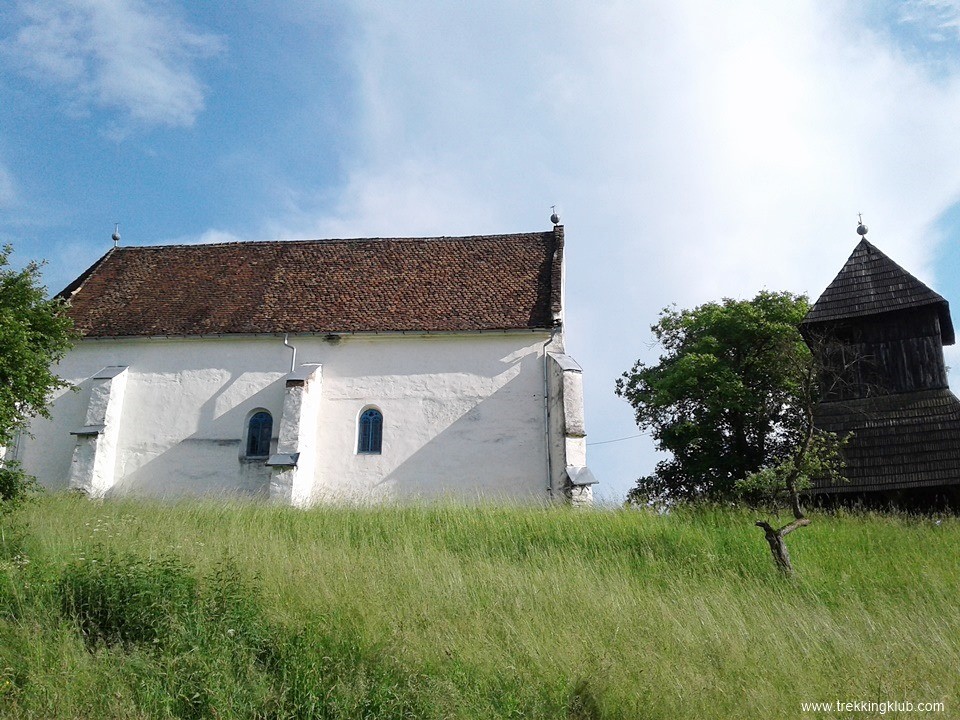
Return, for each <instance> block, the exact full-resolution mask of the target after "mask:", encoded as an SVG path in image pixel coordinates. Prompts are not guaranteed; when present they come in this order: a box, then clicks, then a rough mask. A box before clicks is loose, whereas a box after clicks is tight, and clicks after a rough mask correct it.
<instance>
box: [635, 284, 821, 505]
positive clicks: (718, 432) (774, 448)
mask: <svg viewBox="0 0 960 720" xmlns="http://www.w3.org/2000/svg"><path fill="white" fill-rule="evenodd" d="M808 308H809V303H808V301H807V298H806V296H805V295H794V294H792V293H788V292H768V291H764V292H761V293H759V294H758V295H757V296H756V297H755V298H753V299H752V300H729V299H726V300H723V301H722V302H712V303H707V304H705V305H701V306H699V307H696V308H694V309H692V310H677V309H676V308H675V307H672V308H667V309H665V310H663V311H662V313H661V314H660V318H659V321H658V322H657V323H656V324H655V325H654V326H653V327H652V328H651V329H652V330H653V333H654V335H655V336H656V338H657V340H658V341H659V344H660V346H661V347H662V349H663V354H662V355H661V356H660V361H659V362H658V363H657V364H656V365H645V364H644V363H642V362H639V361H638V362H637V363H636V364H635V365H634V366H633V368H632V369H631V370H630V371H628V372H625V373H624V374H623V376H622V377H621V378H619V379H618V380H617V386H616V392H617V394H618V395H620V396H621V397H623V398H625V399H626V400H627V401H628V402H629V403H630V404H631V405H632V406H633V408H634V410H635V413H636V420H637V424H638V425H639V427H640V428H641V429H648V430H650V431H651V433H652V435H653V438H654V440H655V441H656V443H657V446H658V448H659V449H660V450H663V451H666V452H668V453H670V456H671V457H669V458H668V459H666V460H663V461H661V462H660V463H658V464H657V467H656V470H655V471H654V473H653V475H651V476H648V477H644V478H640V480H639V481H638V482H637V487H636V488H635V489H634V490H633V491H631V493H630V496H631V499H633V500H640V499H643V498H654V499H656V498H666V497H669V498H672V499H710V500H724V499H729V498H731V497H734V496H736V495H737V494H738V493H739V492H740V491H739V488H738V484H742V483H743V481H745V480H746V478H748V476H750V475H751V474H753V473H756V472H758V471H760V470H761V469H763V468H769V467H774V466H777V465H781V464H783V463H786V462H789V460H790V458H791V457H792V452H793V451H794V450H795V449H796V448H797V446H798V444H800V443H801V442H802V441H803V434H804V432H805V431H806V427H805V425H804V423H805V422H806V421H807V420H808V419H809V417H810V414H809V412H808V410H809V408H810V387H809V382H808V381H809V378H810V377H811V372H810V368H811V367H812V366H811V363H812V358H811V355H810V350H809V349H808V347H807V345H806V343H804V341H803V338H802V337H801V335H800V333H799V330H798V326H799V323H800V321H801V320H802V319H803V317H804V315H805V314H806V312H807V310H808Z"/></svg>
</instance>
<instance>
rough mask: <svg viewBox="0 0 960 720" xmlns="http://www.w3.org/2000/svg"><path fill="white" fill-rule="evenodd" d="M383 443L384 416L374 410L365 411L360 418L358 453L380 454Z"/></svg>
mask: <svg viewBox="0 0 960 720" xmlns="http://www.w3.org/2000/svg"><path fill="white" fill-rule="evenodd" d="M382 443H383V414H382V413H381V412H380V411H379V410H374V409H373V408H371V409H369V410H365V411H364V413H363V415H361V416H360V431H359V437H358V438H357V452H358V453H374V454H378V453H379V452H380V447H381V445H382Z"/></svg>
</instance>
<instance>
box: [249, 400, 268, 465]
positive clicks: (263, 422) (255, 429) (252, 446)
mask: <svg viewBox="0 0 960 720" xmlns="http://www.w3.org/2000/svg"><path fill="white" fill-rule="evenodd" d="M272 433H273V417H271V415H270V413H268V412H266V411H265V410H261V411H260V412H257V413H254V414H253V417H251V418H250V424H249V426H248V427H247V457H267V456H268V455H270V435H271V434H272Z"/></svg>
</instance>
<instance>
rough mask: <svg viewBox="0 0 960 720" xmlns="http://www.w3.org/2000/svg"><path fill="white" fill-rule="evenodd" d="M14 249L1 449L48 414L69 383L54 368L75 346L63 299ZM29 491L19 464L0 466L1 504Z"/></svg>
mask: <svg viewBox="0 0 960 720" xmlns="http://www.w3.org/2000/svg"><path fill="white" fill-rule="evenodd" d="M12 252H13V249H12V248H11V247H10V246H9V245H6V246H3V247H2V248H0V447H6V446H9V445H10V444H11V443H12V442H13V440H14V438H15V436H16V434H17V433H18V432H20V431H22V430H23V429H25V427H26V426H27V424H28V423H29V421H30V419H31V418H33V417H35V416H38V415H39V416H44V417H45V416H47V401H48V399H49V396H50V393H51V392H52V391H53V390H55V389H57V388H60V387H65V386H66V385H67V383H66V382H64V381H63V380H62V379H60V378H59V377H57V376H56V374H55V373H54V370H53V366H54V364H55V363H56V362H57V361H59V360H60V359H61V358H62V357H63V356H64V354H65V353H66V352H67V350H69V349H70V347H71V346H72V344H73V341H74V338H75V336H74V332H73V324H72V322H71V321H70V318H69V317H67V315H66V312H65V306H64V304H63V302H62V301H60V300H49V299H47V297H46V290H45V288H44V287H43V286H42V285H41V283H40V267H41V266H40V265H39V264H38V263H35V262H31V263H29V264H28V265H27V266H26V267H25V268H23V269H22V270H16V269H13V268H11V267H10V254H11V253H12ZM25 487H26V482H25V478H23V477H22V474H21V473H20V472H19V469H18V468H17V467H16V465H15V464H14V463H10V462H7V463H6V464H5V465H4V466H3V467H2V468H0V501H11V500H14V499H16V497H17V496H18V495H19V494H21V492H22V490H23V489H24V488H25Z"/></svg>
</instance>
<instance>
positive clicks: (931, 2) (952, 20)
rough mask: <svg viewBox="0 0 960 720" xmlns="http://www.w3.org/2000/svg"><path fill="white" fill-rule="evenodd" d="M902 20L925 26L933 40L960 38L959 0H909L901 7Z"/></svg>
mask: <svg viewBox="0 0 960 720" xmlns="http://www.w3.org/2000/svg"><path fill="white" fill-rule="evenodd" d="M900 21H901V22H905V23H912V24H916V25H918V26H920V27H922V28H924V29H925V30H926V31H927V33H928V37H929V38H930V39H932V40H944V39H947V38H950V39H953V40H957V39H960V2H958V0H907V2H904V3H903V5H902V6H901V7H900Z"/></svg>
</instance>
